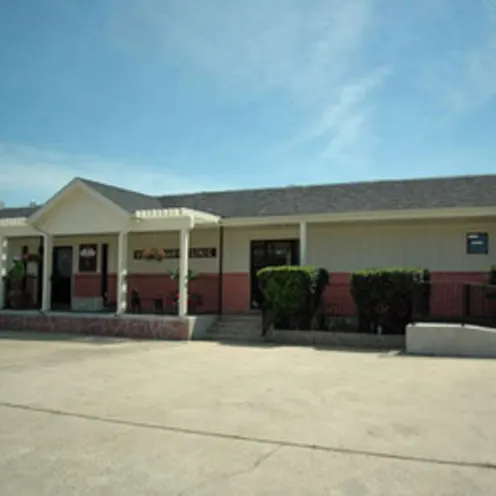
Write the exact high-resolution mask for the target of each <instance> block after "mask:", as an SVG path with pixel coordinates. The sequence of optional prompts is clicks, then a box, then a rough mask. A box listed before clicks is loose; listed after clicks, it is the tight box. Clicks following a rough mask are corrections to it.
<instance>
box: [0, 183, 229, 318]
mask: <svg viewBox="0 0 496 496" xmlns="http://www.w3.org/2000/svg"><path fill="white" fill-rule="evenodd" d="M150 206H151V207H153V206H155V205H150ZM130 210H131V211H129V210H125V209H123V208H122V207H121V206H118V205H116V204H115V203H113V202H112V201H110V200H109V199H108V198H107V197H106V196H104V195H101V194H100V193H99V192H98V191H96V190H94V189H92V188H90V187H88V185H87V184H85V183H84V182H82V181H80V180H78V179H76V180H74V181H72V182H71V183H70V184H69V185H67V186H66V187H65V188H63V189H62V190H61V191H60V192H59V193H57V194H56V195H55V196H54V197H53V198H51V199H50V200H49V201H48V202H47V203H46V204H45V205H44V206H43V207H40V208H39V209H38V210H37V211H35V212H34V213H33V214H31V215H29V216H26V217H18V218H9V219H0V273H1V275H2V277H1V280H0V309H5V308H6V307H9V306H11V305H10V304H9V303H10V299H9V293H11V291H12V281H11V280H10V278H9V277H8V275H9V271H10V270H11V268H12V266H13V263H15V262H19V263H21V264H22V265H23V268H24V276H23V278H22V281H21V286H20V288H19V289H20V290H22V291H25V292H26V293H29V294H30V298H29V299H28V300H29V304H26V305H23V307H24V308H23V310H27V309H38V310H41V311H42V312H43V313H45V314H47V313H49V312H50V313H53V312H57V311H61V312H64V313H67V312H81V313H85V314H88V313H89V314H92V313H99V314H105V313H106V314H112V315H115V316H124V315H125V314H128V313H131V312H133V313H136V314H145V313H155V314H160V315H167V314H169V315H177V316H178V317H181V318H185V317H187V316H188V314H190V313H191V312H194V313H197V312H198V311H200V312H204V313H212V314H214V313H218V302H219V301H220V299H219V297H218V296H219V292H220V290H221V287H220V284H221V281H220V277H218V274H219V270H220V265H219V264H218V260H221V258H222V255H221V253H220V252H221V250H222V242H221V240H220V236H221V235H222V232H221V228H220V227H219V225H218V224H219V218H218V217H217V216H215V215H212V214H209V213H206V212H201V211H197V210H192V209H185V208H149V209H139V210H133V209H130ZM205 233H206V234H205ZM192 237H193V241H194V242H195V239H196V245H197V246H193V247H192V243H191V241H192ZM207 238H208V244H207V245H206V246H201V240H202V239H207ZM198 242H200V246H198ZM150 251H153V252H154V253H156V254H157V257H156V258H152V259H151V260H150V257H149V252H150ZM147 253H148V254H147ZM212 254H213V257H212V256H211V255H212ZM192 257H193V258H195V257H198V258H201V257H203V258H205V260H206V259H208V260H207V261H205V260H203V261H202V263H203V265H202V263H200V264H199V263H198V262H195V263H196V265H197V266H199V267H200V268H202V267H203V266H205V265H208V271H206V272H207V273H206V274H202V273H200V274H198V277H197V279H195V280H194V281H190V276H191V270H190V269H191V263H190V262H191V258H192ZM161 258H164V260H163V261H159V259H161ZM215 264H216V267H215V270H212V269H213V268H214V267H213V266H214V265H215ZM215 273H216V274H217V277H215ZM171 274H173V276H174V277H171ZM192 295H199V298H201V299H202V300H203V301H204V302H205V305H204V306H203V305H198V302H197V301H196V300H195V299H193V298H192ZM203 301H202V303H203ZM26 307H28V308H26ZM201 307H203V308H201ZM9 313H10V312H9Z"/></svg>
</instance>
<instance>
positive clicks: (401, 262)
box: [8, 219, 496, 274]
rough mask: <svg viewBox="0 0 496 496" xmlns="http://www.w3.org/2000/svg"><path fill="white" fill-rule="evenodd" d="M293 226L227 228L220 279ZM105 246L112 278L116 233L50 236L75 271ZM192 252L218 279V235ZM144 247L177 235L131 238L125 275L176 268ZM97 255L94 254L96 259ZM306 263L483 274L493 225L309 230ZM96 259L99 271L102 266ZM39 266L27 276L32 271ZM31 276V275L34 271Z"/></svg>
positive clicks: (34, 243)
mask: <svg viewBox="0 0 496 496" xmlns="http://www.w3.org/2000/svg"><path fill="white" fill-rule="evenodd" d="M469 232H487V233H488V234H489V254H488V255H468V254H467V253H466V236H467V233H469ZM298 237H299V229H298V226H297V225H296V224H295V225H287V226H271V227H250V228H231V227H229V228H225V231H224V273H247V272H249V270H250V242H251V241H252V240H264V239H266V240H271V239H298ZM86 243H96V244H98V245H101V244H102V243H108V244H109V268H108V270H109V272H110V273H113V272H116V270H117V235H115V234H111V235H104V234H102V235H88V236H64V237H55V238H54V246H73V247H74V251H73V256H74V265H73V267H74V272H77V269H78V267H77V263H78V247H79V245H80V244H86ZM23 245H28V246H29V252H30V253H37V252H38V246H39V238H33V237H30V238H10V239H9V240H8V246H9V247H8V258H9V260H10V261H11V260H12V258H13V257H14V256H20V255H21V251H22V246H23ZM190 246H191V247H192V248H193V247H195V248H216V249H217V256H216V257H215V258H193V259H190V268H191V270H193V271H195V272H201V273H217V272H218V267H219V265H218V264H219V261H218V257H219V229H218V228H213V229H194V230H193V231H192V233H191V239H190ZM146 248H171V249H174V248H179V233H178V232H162V233H130V234H129V247H128V271H129V273H144V274H148V273H149V274H158V273H167V271H168V270H175V269H177V267H178V260H177V259H173V260H165V261H162V262H160V263H158V262H147V261H144V260H134V257H133V252H134V251H135V250H143V249H146ZM100 253H101V251H100V249H99V254H100ZM307 261H308V264H312V265H317V266H323V267H326V268H327V269H328V270H330V271H332V272H352V271H354V270H359V269H364V268H372V267H391V266H416V267H425V268H428V269H430V270H431V271H456V272H464V271H470V272H472V271H473V272H486V271H487V270H488V268H489V266H490V265H493V264H496V219H495V220H487V219H479V220H477V219H475V220H473V221H453V220H449V221H437V222H432V221H430V222H419V221H418V222H411V221H410V222H403V223H401V224H400V223H384V222H382V223H381V222H377V223H368V224H366V223H360V224H357V223H355V224H336V223H334V224H309V225H308V247H307ZM100 262H101V260H100V256H99V260H98V267H100ZM35 270H36V265H35V264H29V267H28V271H29V272H30V273H35ZM33 271H34V272H33Z"/></svg>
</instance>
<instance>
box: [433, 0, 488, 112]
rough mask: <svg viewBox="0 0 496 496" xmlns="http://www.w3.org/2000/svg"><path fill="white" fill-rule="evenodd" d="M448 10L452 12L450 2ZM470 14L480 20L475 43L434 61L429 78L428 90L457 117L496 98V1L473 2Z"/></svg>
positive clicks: (445, 54) (481, 0)
mask: <svg viewBox="0 0 496 496" xmlns="http://www.w3.org/2000/svg"><path fill="white" fill-rule="evenodd" d="M445 8H446V9H449V8H450V2H446V3H445ZM471 10H472V15H474V17H476V18H478V20H479V22H478V28H479V29H478V32H477V35H476V36H474V37H473V38H475V39H467V40H466V41H465V42H464V43H463V45H461V46H459V47H457V48H456V49H453V50H451V51H450V52H449V53H443V54H442V56H441V57H439V56H438V57H436V58H434V60H433V62H432V63H431V64H430V65H429V73H428V74H427V75H426V86H428V87H429V89H430V90H431V91H433V92H434V93H435V94H436V96H437V97H438V99H439V101H440V102H441V103H443V104H444V106H445V108H446V110H447V112H448V114H450V115H451V114H454V115H455V116H462V115H465V114H466V113H467V112H471V111H473V110H476V109H478V108H480V107H481V106H483V105H485V104H487V103H488V102H489V101H491V100H492V99H493V98H494V97H495V96H496V0H473V3H472V4H471ZM455 22H460V19H456V21H455ZM456 27H457V28H458V29H459V25H457V26H456ZM460 36H462V35H461V34H460Z"/></svg>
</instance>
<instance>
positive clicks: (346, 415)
mask: <svg viewBox="0 0 496 496" xmlns="http://www.w3.org/2000/svg"><path fill="white" fill-rule="evenodd" d="M495 440H496V360H476V359H446V358H444V359H443V358H413V357H407V356H401V355H396V354H393V353H392V354H388V353H377V352H375V353H370V352H349V351H337V350H325V349H320V350H319V349H314V348H299V347H276V346H241V345H237V346H234V345H233V346H230V345H222V344H216V343H200V342H194V343H171V342H139V341H127V340H113V339H98V338H81V337H77V336H47V335H34V334H33V335H28V334H15V333H5V332H4V333H0V494H1V495H2V496H10V495H15V496H20V495H47V496H48V495H50V496H56V495H64V496H67V495H78V496H79V495H90V494H91V495H105V496H109V495H133V496H136V495H141V494H145V495H148V494H151V495H155V494H156V495H219V494H221V495H224V494H226V495H251V494H271V495H272V494H284V495H300V494H301V495H308V494H311V495H321V494H332V495H350V496H361V495H386V494H391V495H399V494H401V495H422V496H425V495H436V496H439V495H467V494H470V495H479V494H480V495H489V494H496V443H495Z"/></svg>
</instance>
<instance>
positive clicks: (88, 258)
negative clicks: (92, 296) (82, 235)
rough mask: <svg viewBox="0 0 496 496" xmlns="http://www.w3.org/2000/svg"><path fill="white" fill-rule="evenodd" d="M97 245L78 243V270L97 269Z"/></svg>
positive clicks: (88, 270)
mask: <svg viewBox="0 0 496 496" xmlns="http://www.w3.org/2000/svg"><path fill="white" fill-rule="evenodd" d="M97 256H98V245H93V244H92V245H79V272H96V271H97Z"/></svg>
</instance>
